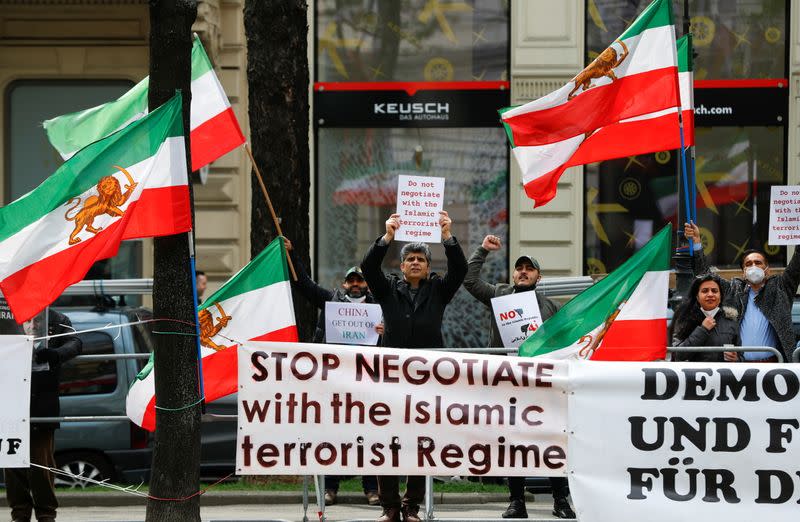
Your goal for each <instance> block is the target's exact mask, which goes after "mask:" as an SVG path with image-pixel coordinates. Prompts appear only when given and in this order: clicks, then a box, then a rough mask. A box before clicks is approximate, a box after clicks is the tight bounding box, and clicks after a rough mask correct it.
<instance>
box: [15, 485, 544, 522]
mask: <svg viewBox="0 0 800 522" xmlns="http://www.w3.org/2000/svg"><path fill="white" fill-rule="evenodd" d="M437 497H438V498H436V499H435V502H434V510H435V511H434V515H435V517H436V518H437V519H443V520H445V521H446V520H447V519H457V520H464V519H474V520H476V521H477V520H482V521H486V520H498V519H500V513H502V512H503V511H504V510H505V508H506V506H507V505H508V497H507V496H506V495H502V494H498V493H494V494H479V493H444V494H441V493H440V494H437ZM497 497H502V498H501V499H498V498H497ZM58 498H59V503H60V504H61V507H60V508H59V510H58V520H59V522H141V521H144V518H145V506H146V504H147V502H146V499H144V498H142V497H135V496H133V495H125V494H117V493H61V492H59V493H58ZM313 499H314V497H313V496H312V498H311V499H310V500H311V501H313ZM339 500H340V502H339V503H338V504H337V505H335V506H329V507H327V508H325V519H326V520H327V521H330V522H333V521H337V520H348V521H353V520H363V521H373V520H375V519H376V518H378V516H380V514H381V510H380V507H374V506H368V505H367V504H366V502H365V501H364V496H363V495H362V494H361V493H345V492H342V493H340V494H339ZM526 501H527V507H528V514H529V519H528V520H531V521H548V522H552V521H558V520H559V519H554V518H552V514H551V511H552V509H553V498H552V497H551V496H550V495H545V494H541V495H535V498H534V495H530V494H528V495H527V496H526ZM200 506H201V508H200V516H201V519H202V521H203V522H255V521H259V522H264V521H298V522H300V521H302V520H303V505H302V499H301V496H300V493H299V492H275V491H268V492H258V491H253V492H251V491H246V492H228V491H225V492H208V493H206V494H204V495H203V496H202V497H201V498H200ZM3 509H6V508H3ZM0 511H1V510H0ZM2 516H3V515H0V517H2ZM307 516H308V520H310V521H318V520H319V517H318V513H317V507H316V505H314V504H313V503H312V504H311V505H310V506H309V509H308V513H307Z"/></svg>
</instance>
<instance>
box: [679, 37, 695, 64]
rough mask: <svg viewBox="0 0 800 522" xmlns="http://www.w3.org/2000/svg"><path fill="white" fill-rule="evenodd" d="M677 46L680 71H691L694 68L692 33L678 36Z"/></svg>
mask: <svg viewBox="0 0 800 522" xmlns="http://www.w3.org/2000/svg"><path fill="white" fill-rule="evenodd" d="M675 43H676V47H677V48H678V72H689V71H691V70H692V69H693V68H694V64H693V63H692V62H693V60H694V57H693V56H692V54H693V53H692V33H689V34H686V35H683V36H681V37H680V38H678V40H677V42H675Z"/></svg>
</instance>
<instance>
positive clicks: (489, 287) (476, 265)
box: [464, 236, 500, 306]
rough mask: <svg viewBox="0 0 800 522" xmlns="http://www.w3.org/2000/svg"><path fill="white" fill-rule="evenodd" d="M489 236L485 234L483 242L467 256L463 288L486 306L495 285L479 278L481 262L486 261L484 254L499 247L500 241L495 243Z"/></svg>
mask: <svg viewBox="0 0 800 522" xmlns="http://www.w3.org/2000/svg"><path fill="white" fill-rule="evenodd" d="M490 238H493V236H486V238H484V240H483V244H482V245H481V246H479V247H478V248H476V249H475V252H473V253H472V255H471V256H469V261H467V275H466V276H465V277H464V288H466V289H467V292H469V293H470V294H472V297H474V298H475V299H477V300H478V301H480V302H481V303H483V304H485V305H486V306H489V305H491V300H492V298H493V297H494V295H495V291H496V286H495V285H493V284H489V283H487V282H486V281H484V280H483V279H481V277H480V276H481V269H482V268H483V263H484V262H486V256H487V255H489V252H490V251H492V250H498V249H499V248H500V242H499V241H497V242H496V243H495V242H494V241H493V240H491V239H490Z"/></svg>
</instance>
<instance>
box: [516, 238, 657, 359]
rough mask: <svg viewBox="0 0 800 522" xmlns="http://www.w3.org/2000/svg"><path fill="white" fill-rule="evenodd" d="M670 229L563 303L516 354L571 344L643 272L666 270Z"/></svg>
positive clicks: (599, 319)
mask: <svg viewBox="0 0 800 522" xmlns="http://www.w3.org/2000/svg"><path fill="white" fill-rule="evenodd" d="M671 232H672V226H671V225H667V226H666V227H664V228H662V229H661V231H660V232H659V233H658V234H656V235H655V236H654V237H653V238H652V239H651V240H650V241H648V242H647V244H646V245H645V246H644V247H642V249H641V250H639V251H638V252H636V253H635V254H634V255H633V256H632V257H631V258H630V259H628V260H627V261H625V262H624V263H623V264H622V266H620V267H619V268H617V269H616V270H614V271H613V272H611V273H610V274H608V276H606V277H605V278H604V279H602V280H600V281H599V282H597V283H596V284H595V285H593V286H591V287H589V288H587V289H586V290H584V291H583V292H581V293H580V294H578V295H577V296H576V297H574V298H573V299H572V300H571V301H569V302H568V303H567V304H565V305H564V306H563V307H562V308H561V309H560V310H559V311H558V312H556V314H555V315H554V316H552V317H551V318H550V319H548V320H547V321H545V322H544V323H543V324H542V326H540V327H539V329H538V330H536V332H535V333H534V334H533V335H531V336H530V337H528V339H527V340H526V341H525V342H524V343H522V345H521V346H520V347H519V355H521V356H526V357H532V356H536V355H544V354H547V353H549V352H553V351H555V350H560V349H561V348H565V347H567V346H570V345H572V344H573V343H575V341H577V340H578V339H580V337H581V336H582V335H584V334H587V333H589V332H590V331H592V330H593V329H594V328H596V327H597V326H599V325H600V324H602V323H603V321H605V320H606V318H608V316H609V315H611V313H612V312H614V310H616V309H617V308H618V307H619V305H620V304H621V303H622V302H623V301H625V300H626V299H628V298H629V297H630V295H631V294H632V293H633V290H634V289H635V288H636V286H637V285H638V284H639V281H640V280H641V279H642V276H643V275H644V274H645V272H651V271H661V270H669V262H670V246H671V244H672V243H671V239H672V234H671Z"/></svg>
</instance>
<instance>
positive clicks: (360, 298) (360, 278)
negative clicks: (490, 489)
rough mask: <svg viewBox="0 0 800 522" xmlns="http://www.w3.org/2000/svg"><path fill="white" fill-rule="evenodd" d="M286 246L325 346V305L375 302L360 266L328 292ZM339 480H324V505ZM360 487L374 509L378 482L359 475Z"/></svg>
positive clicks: (295, 283) (316, 335)
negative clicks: (315, 310)
mask: <svg viewBox="0 0 800 522" xmlns="http://www.w3.org/2000/svg"><path fill="white" fill-rule="evenodd" d="M283 241H284V243H285V244H286V250H287V251H288V252H289V255H291V256H292V263H293V264H294V267H295V271H296V272H297V281H293V282H292V286H294V287H295V288H297V290H298V291H299V292H300V293H301V294H303V297H305V298H306V299H307V300H308V301H309V302H310V303H312V304H313V305H314V306H316V307H317V308H319V310H320V312H319V319H318V320H317V328H316V330H314V339H313V342H315V343H325V342H326V339H325V303H329V302H334V303H374V302H375V299H374V298H373V297H372V294H371V293H370V292H369V287H368V286H367V283H366V281H365V280H364V274H363V272H362V271H361V267H358V266H353V267H350V268H349V269H348V270H347V272H346V273H345V275H344V280H343V281H342V285H341V288H334V289H333V290H328V289H327V288H323V287H321V286H320V285H318V284H317V283H316V282H315V281H314V280H313V279H311V277H309V275H308V272H307V271H306V269H305V267H304V266H303V263H302V262H301V261H300V259H299V258H297V257H295V256H294V250H293V248H292V242H291V241H289V240H288V239H286V238H284V239H283ZM375 329H376V330H377V332H378V333H382V332H383V325H378V326H376V327H375ZM341 480H342V477H341V476H338V475H329V476H326V477H325V505H326V506H330V505H333V504H336V497H337V496H338V494H339V482H341ZM361 487H362V488H363V489H364V495H366V497H367V503H368V504H369V505H370V506H377V505H378V503H379V500H378V482H377V481H376V479H375V477H374V476H373V475H363V476H362V477H361Z"/></svg>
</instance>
